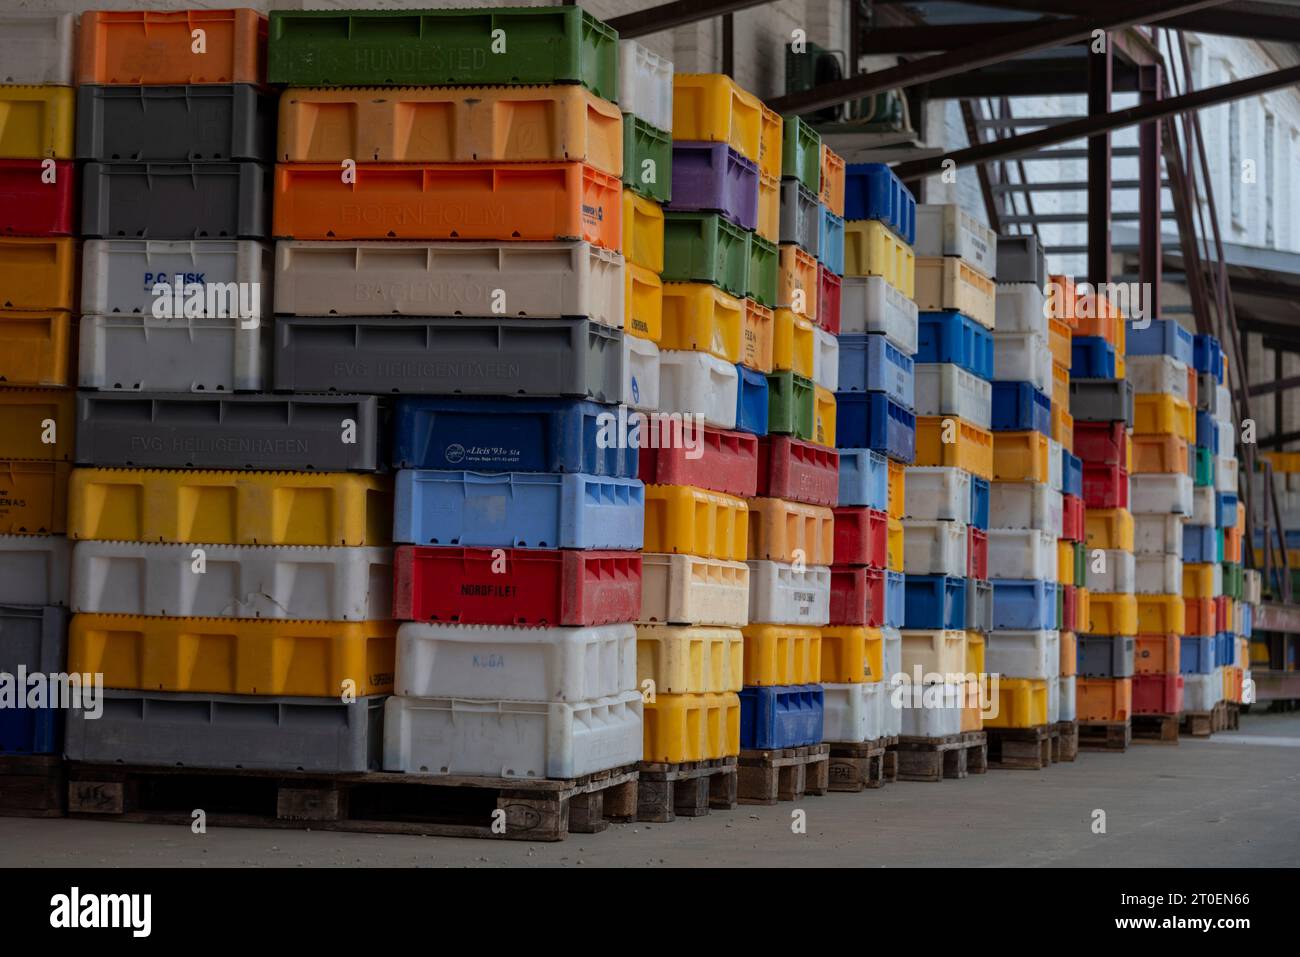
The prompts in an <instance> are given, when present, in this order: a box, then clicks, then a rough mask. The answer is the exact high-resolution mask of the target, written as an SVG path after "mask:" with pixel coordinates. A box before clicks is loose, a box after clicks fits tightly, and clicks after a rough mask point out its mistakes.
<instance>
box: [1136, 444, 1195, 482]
mask: <svg viewBox="0 0 1300 957" xmlns="http://www.w3.org/2000/svg"><path fill="white" fill-rule="evenodd" d="M1132 441H1133V445H1132V448H1133V457H1132V458H1131V459H1129V462H1130V465H1129V471H1130V472H1182V473H1184V474H1185V473H1186V472H1187V440H1186V439H1185V438H1183V437H1182V436H1179V435H1134V436H1133V440H1132Z"/></svg>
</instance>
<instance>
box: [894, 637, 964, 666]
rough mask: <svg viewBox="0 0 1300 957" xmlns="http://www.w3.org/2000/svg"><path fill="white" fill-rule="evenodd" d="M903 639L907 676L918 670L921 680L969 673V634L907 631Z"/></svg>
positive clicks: (903, 658) (904, 664) (903, 659)
mask: <svg viewBox="0 0 1300 957" xmlns="http://www.w3.org/2000/svg"><path fill="white" fill-rule="evenodd" d="M902 635H903V638H902V663H903V673H904V674H907V675H909V676H910V675H912V674H913V672H914V671H915V670H916V669H917V668H918V667H919V668H920V669H921V674H922V676H925V675H936V674H937V675H962V674H965V673H966V632H964V631H906V630H905V631H903V632H902Z"/></svg>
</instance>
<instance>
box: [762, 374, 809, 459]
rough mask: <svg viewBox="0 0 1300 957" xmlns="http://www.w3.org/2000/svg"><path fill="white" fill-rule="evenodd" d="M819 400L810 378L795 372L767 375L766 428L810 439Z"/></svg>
mask: <svg viewBox="0 0 1300 957" xmlns="http://www.w3.org/2000/svg"><path fill="white" fill-rule="evenodd" d="M815 407H816V401H815V396H814V394H813V384H812V380H811V379H805V378H804V377H803V376H801V375H796V374H795V373H793V372H790V371H788V370H787V371H785V372H772V373H770V374H769V375H768V377H767V431H768V432H779V433H784V434H786V435H793V436H794V437H795V438H799V439H804V440H806V441H809V442H811V441H812V437H813V419H814V418H815V415H814V413H815Z"/></svg>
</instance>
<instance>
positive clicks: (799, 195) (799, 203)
mask: <svg viewBox="0 0 1300 957" xmlns="http://www.w3.org/2000/svg"><path fill="white" fill-rule="evenodd" d="M820 217H821V213H820V211H819V210H818V208H817V194H816V193H814V192H813V191H812V190H810V189H808V188H807V187H806V186H804V185H803V183H801V182H799V181H798V180H797V179H783V180H781V220H780V222H781V242H783V243H797V244H798V245H799V246H800V247H802V248H803V250H804V251H805V252H807V253H811V254H812V255H813V256H816V255H817V253H818V251H819V249H820V247H821V219H820Z"/></svg>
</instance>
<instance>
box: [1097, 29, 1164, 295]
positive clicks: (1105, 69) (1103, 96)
mask: <svg viewBox="0 0 1300 957" xmlns="http://www.w3.org/2000/svg"><path fill="white" fill-rule="evenodd" d="M1092 42H1093V43H1095V42H1096V41H1092ZM1113 80H1114V58H1113V56H1112V54H1111V37H1110V34H1109V33H1107V34H1106V36H1105V37H1104V41H1103V45H1102V51H1101V52H1100V53H1098V52H1096V51H1095V50H1093V48H1092V45H1091V44H1090V45H1089V54H1088V115H1089V116H1097V115H1099V114H1102V113H1109V112H1110V93H1111V87H1112V86H1113ZM1157 228H1158V227H1157ZM1110 275H1111V273H1110V131H1106V132H1105V133H1098V134H1096V135H1094V136H1089V137H1088V281H1089V282H1092V283H1103V282H1110Z"/></svg>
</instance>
